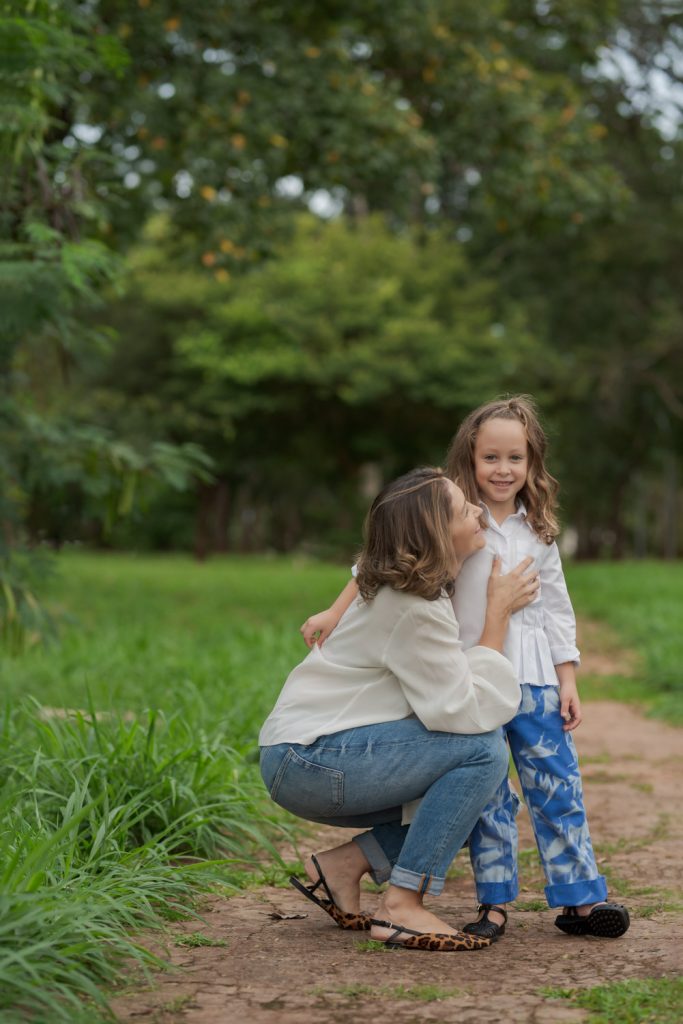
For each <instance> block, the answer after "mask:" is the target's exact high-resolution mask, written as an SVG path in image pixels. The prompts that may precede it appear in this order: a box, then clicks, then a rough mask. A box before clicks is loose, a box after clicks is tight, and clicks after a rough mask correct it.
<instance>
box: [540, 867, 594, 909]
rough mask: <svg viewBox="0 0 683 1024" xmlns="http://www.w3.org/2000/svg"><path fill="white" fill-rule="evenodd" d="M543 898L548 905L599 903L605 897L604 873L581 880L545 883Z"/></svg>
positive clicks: (576, 905)
mask: <svg viewBox="0 0 683 1024" xmlns="http://www.w3.org/2000/svg"><path fill="white" fill-rule="evenodd" d="M545 898H546V899H547V901H548V906H549V907H582V906H583V905H584V904H585V903H600V902H601V901H602V900H606V899H607V882H606V880H605V877H604V875H598V877H597V878H589V879H586V880H585V881H581V882H569V883H567V884H562V885H546V887H545Z"/></svg>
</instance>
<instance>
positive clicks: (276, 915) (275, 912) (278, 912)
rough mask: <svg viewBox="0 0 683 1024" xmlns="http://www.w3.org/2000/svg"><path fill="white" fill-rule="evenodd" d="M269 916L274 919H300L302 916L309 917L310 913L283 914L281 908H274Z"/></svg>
mask: <svg viewBox="0 0 683 1024" xmlns="http://www.w3.org/2000/svg"><path fill="white" fill-rule="evenodd" d="M268 917H272V919H273V920H274V921H299V920H300V919H301V918H302V917H308V914H283V913H282V911H281V910H273V912H272V913H271V914H268Z"/></svg>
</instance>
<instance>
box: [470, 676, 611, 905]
mask: <svg viewBox="0 0 683 1024" xmlns="http://www.w3.org/2000/svg"><path fill="white" fill-rule="evenodd" d="M503 731H504V732H505V734H506V736H507V740H508V743H509V744H510V750H511V752H512V758H513V760H514V763H515V767H516V768H517V773H518V775H519V781H520V783H521V786H522V791H523V793H524V799H525V801H526V805H527V809H528V811H529V815H530V817H531V823H532V826H533V829H534V834H535V836H536V844H537V846H538V852H539V854H540V857H541V863H542V865H543V870H544V872H545V876H546V879H547V881H548V884H547V886H546V887H545V895H546V899H547V900H548V905H549V906H551V907H571V906H577V907H578V906H581V905H582V904H584V903H596V902H598V901H599V900H604V899H606V898H607V883H606V882H605V879H604V877H603V876H602V875H600V874H599V873H598V868H597V864H596V863H595V855H594V853H593V846H592V844H591V839H590V835H589V832H588V823H587V821H586V812H585V810H584V806H583V793H582V789H581V775H580V773H579V764H578V759H577V756H576V748H575V746H574V741H573V739H572V736H571V733H568V732H564V730H563V729H562V718H561V717H560V696H559V689H558V687H556V686H530V685H529V684H527V683H524V684H522V702H521V704H520V706H519V711H518V712H517V714H516V715H515V717H514V718H513V719H512V721H511V722H508V724H507V725H506V726H504V727H503ZM518 808H519V798H518V797H517V795H516V793H515V792H514V790H512V789H511V788H510V785H509V783H508V780H507V779H506V780H505V781H504V782H503V783H502V784H501V786H500V787H499V788H498V790H497V791H496V793H495V795H494V796H493V799H492V800H491V802H490V803H489V804H488V805H487V806H486V808H485V809H484V811H483V813H482V816H481V818H480V819H479V821H478V822H477V824H476V826H475V828H474V831H473V832H472V834H471V836H470V858H471V861H472V869H473V871H474V877H475V881H476V885H477V899H478V900H479V902H480V903H507V902H509V901H510V900H514V899H515V898H516V896H517V893H518V891H519V885H518V879H517V825H516V822H515V816H516V814H517V810H518Z"/></svg>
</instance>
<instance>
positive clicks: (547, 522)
mask: <svg viewBox="0 0 683 1024" xmlns="http://www.w3.org/2000/svg"><path fill="white" fill-rule="evenodd" d="M492 419H499V420H517V421H518V422H519V423H521V424H522V426H523V427H524V430H525V431H526V437H527V445H528V449H529V468H528V471H527V478H526V483H525V484H524V487H523V488H522V489H521V491H520V492H519V496H520V498H521V500H522V501H523V502H524V507H525V508H526V520H527V522H528V524H529V526H530V527H531V528H532V530H534V532H535V533H536V534H537V535H538V537H539V538H540V539H541V540H542V541H544V543H546V544H552V542H553V541H554V540H555V538H556V537H557V535H558V533H559V532H560V527H559V524H558V522H557V516H556V514H555V512H556V509H557V491H558V488H559V485H558V483H557V480H556V479H555V477H553V476H551V475H550V473H549V472H548V470H547V469H546V468H545V461H544V460H545V453H546V449H547V447H548V439H547V437H546V435H545V432H544V430H543V427H542V426H541V423H540V420H539V418H538V413H537V411H536V406H535V404H534V400H533V399H532V398H530V397H529V395H513V396H512V398H500V399H496V401H494V402H487V403H486V405H480V406H479V408H478V409H475V410H474V412H471V413H470V414H469V416H466V417H465V419H464V420H463V421H462V423H461V424H460V428H459V429H458V432H457V434H456V435H455V437H454V438H453V440H452V441H451V446H450V448H449V449H448V461H447V473H448V475H449V476H450V478H451V479H452V480H454V481H455V483H456V484H458V486H459V487H461V488H462V490H463V491H464V492H465V497H466V498H467V500H468V501H472V502H479V501H480V494H479V488H478V487H477V481H476V477H475V472H474V446H475V444H476V441H477V434H478V433H479V431H480V430H481V427H482V425H483V424H484V423H486V421H487V420H492Z"/></svg>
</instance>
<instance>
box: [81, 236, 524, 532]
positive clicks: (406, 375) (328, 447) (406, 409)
mask: <svg viewBox="0 0 683 1024" xmlns="http://www.w3.org/2000/svg"><path fill="white" fill-rule="evenodd" d="M163 230H164V228H163V225H162V224H160V223H158V222H157V224H156V225H155V229H154V232H153V233H152V235H151V236H150V237H149V238H148V240H147V241H146V243H145V244H144V245H143V246H140V247H139V248H137V249H136V250H135V251H134V252H133V253H131V266H132V267H133V268H134V271H135V272H134V278H133V279H132V280H131V284H130V288H129V290H128V293H127V295H126V297H125V300H124V301H122V302H121V303H117V304H116V305H113V306H112V307H111V317H112V322H113V323H114V324H115V326H116V328H117V330H118V333H119V340H118V341H117V342H116V344H115V345H114V347H113V350H112V355H111V358H110V359H109V360H108V361H107V362H106V363H104V364H103V365H102V366H101V367H100V368H95V369H94V370H93V373H92V374H90V375H89V376H88V377H87V378H86V379H85V380H84V382H83V388H84V394H83V397H82V398H81V399H80V400H81V401H82V402H83V403H84V409H85V410H86V411H87V415H99V416H100V417H102V418H105V417H106V419H107V420H108V421H109V422H110V423H116V422H117V421H118V420H119V418H120V416H121V415H122V414H123V409H124V406H125V408H126V417H127V429H128V430H129V431H130V433H131V435H132V436H133V437H134V438H139V437H142V436H144V434H145V432H146V431H149V430H150V428H151V429H152V430H153V432H155V433H156V434H157V435H158V436H170V437H173V438H174V439H176V440H179V439H186V438H194V439H195V440H198V441H200V443H201V444H202V445H203V446H204V447H205V449H206V450H207V451H208V452H210V454H211V456H212V458H213V459H214V462H215V466H216V475H217V477H218V479H219V481H220V482H221V483H222V484H223V486H224V488H225V492H226V498H225V501H224V503H223V504H224V507H225V508H226V510H227V511H226V515H228V517H229V521H228V522H227V523H225V524H224V525H223V539H224V543H225V542H227V543H229V544H234V545H235V546H237V547H239V546H242V545H244V546H245V547H259V546H260V547H263V546H264V545H269V546H270V545H272V546H273V547H275V548H276V549H278V550H288V549H291V548H292V547H293V546H294V545H296V544H300V543H301V542H302V540H303V539H304V538H307V537H308V536H313V537H314V538H315V539H316V540H317V541H318V544H320V539H319V538H320V537H321V532H322V529H321V527H322V524H324V523H325V521H326V519H327V520H330V519H331V520H332V522H333V524H334V527H335V528H336V531H337V532H336V535H335V534H334V533H332V531H331V530H330V531H329V532H328V543H329V542H331V543H335V542H336V544H337V546H341V544H343V545H344V546H345V547H346V548H347V550H349V551H353V549H354V548H355V547H356V546H357V544H358V540H359V537H360V521H361V518H362V515H363V514H364V511H365V504H366V499H365V497H363V496H361V495H360V494H359V475H360V472H361V470H360V467H361V466H362V465H363V464H364V463H368V462H372V463H375V464H376V466H377V467H378V468H379V469H380V471H381V473H383V474H385V475H391V474H394V473H397V472H399V471H401V470H405V469H407V468H409V467H410V466H411V465H413V464H415V463H419V462H425V461H430V460H431V461H435V462H438V461H440V460H441V459H442V456H443V451H444V448H445V445H446V443H447V440H448V438H449V437H450V435H451V434H452V433H453V431H454V429H455V426H456V425H457V423H458V421H459V419H460V418H461V416H462V415H463V414H464V412H465V411H466V410H467V409H469V408H470V407H471V405H472V404H475V403H476V402H479V401H482V400H484V399H485V398H487V397H488V396H489V395H490V393H491V391H492V390H493V389H495V388H497V387H499V386H500V385H501V384H503V385H504V386H507V387H512V386H513V384H514V382H515V381H516V380H517V379H519V378H524V379H525V380H527V382H528V381H529V379H530V378H531V377H532V376H533V375H534V374H536V372H537V371H536V367H537V366H538V365H539V363H540V361H541V358H542V356H541V351H540V348H539V345H538V342H537V340H536V339H535V337H534V336H533V334H532V333H531V331H530V329H529V327H528V325H527V323H526V321H525V318H524V315H523V313H522V312H521V311H520V310H519V308H518V307H517V306H516V304H515V303H514V301H509V302H507V303H506V304H505V305H504V306H503V305H501V302H500V299H499V297H498V296H497V295H496V293H495V286H494V284H493V282H491V281H490V280H488V279H486V278H483V277H480V276H478V275H477V274H476V273H474V272H473V271H472V270H471V268H470V267H469V265H468V261H467V258H466V255H465V251H464V248H463V247H462V246H459V245H457V244H456V243H454V242H453V241H452V239H449V238H448V237H447V235H446V234H445V233H443V232H436V231H433V232H429V233H427V234H420V233H419V232H405V233H404V234H403V235H401V236H400V237H397V236H396V235H395V233H393V232H392V231H391V230H390V229H389V227H388V226H387V225H386V223H385V222H384V221H383V220H381V219H380V218H378V217H369V218H365V219H364V220H363V221H362V222H360V223H358V224H357V225H355V226H354V225H350V224H349V223H348V222H343V221H338V222H336V223H333V224H330V225H324V224H321V223H320V222H319V221H316V220H315V219H314V218H312V217H310V216H309V217H302V218H300V219H299V220H298V221H297V223H296V230H295V232H294V233H293V235H292V238H291V239H290V241H289V242H288V243H287V245H286V246H282V247H280V248H279V249H278V250H277V251H276V254H275V258H274V259H273V260H272V261H271V262H270V263H268V264H267V265H265V266H264V267H263V268H261V269H260V270H259V271H258V272H254V273H253V274H251V275H249V276H247V277H244V278H240V279H235V280H234V281H233V282H227V283H224V284H220V283H218V282H214V283H213V284H212V283H210V282H207V281H206V279H205V278H204V277H202V276H201V275H200V274H197V273H195V274H192V273H190V272H189V271H186V272H185V273H184V274H183V275H182V277H180V276H179V275H178V272H177V271H176V270H175V269H173V268H171V269H170V270H168V269H167V268H166V265H165V260H164V257H163V248H162V249H161V250H160V249H159V246H160V244H164V243H163V242H162V239H163V237H164V236H163V233H162V232H163ZM150 365H153V366H156V368H157V375H156V376H152V377H151V378H150V375H149V372H148V367H149V366H150ZM86 389H87V393H86ZM131 395H135V401H134V402H133V403H132V404H131V402H130V396H131ZM318 434H319V436H316V435H318ZM312 452H315V458H314V459H312V458H311V454H312ZM159 514H160V516H161V517H162V518H163V516H164V511H163V509H160V510H159ZM245 517H246V522H247V524H248V529H249V531H250V533H251V535H252V536H251V539H248V540H247V539H246V538H245V536H244V534H245V533H246V532H247V530H246V529H245V527H244V525H243V524H244V522H245ZM323 528H324V527H323ZM328 529H329V528H328ZM319 549H320V548H319ZM323 550H324V549H323Z"/></svg>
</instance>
